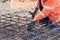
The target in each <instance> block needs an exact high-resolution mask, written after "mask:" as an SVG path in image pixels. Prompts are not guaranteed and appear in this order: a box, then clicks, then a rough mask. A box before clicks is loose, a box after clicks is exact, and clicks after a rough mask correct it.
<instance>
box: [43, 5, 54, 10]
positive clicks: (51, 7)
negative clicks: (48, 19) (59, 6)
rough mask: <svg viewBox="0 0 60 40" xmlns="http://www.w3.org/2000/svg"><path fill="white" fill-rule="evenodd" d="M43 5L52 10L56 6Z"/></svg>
mask: <svg viewBox="0 0 60 40" xmlns="http://www.w3.org/2000/svg"><path fill="white" fill-rule="evenodd" d="M43 7H44V8H46V9H50V10H51V9H54V8H55V6H46V5H44V6H43Z"/></svg>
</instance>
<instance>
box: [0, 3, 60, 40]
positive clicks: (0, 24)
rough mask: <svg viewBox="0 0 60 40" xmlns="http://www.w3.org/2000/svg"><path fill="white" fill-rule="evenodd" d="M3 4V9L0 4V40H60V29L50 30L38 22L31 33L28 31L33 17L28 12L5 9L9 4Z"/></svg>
mask: <svg viewBox="0 0 60 40" xmlns="http://www.w3.org/2000/svg"><path fill="white" fill-rule="evenodd" d="M2 4H3V8H1V6H2V5H1V4H0V5H1V6H0V8H1V9H0V40H60V27H57V28H53V29H50V28H47V27H44V26H43V25H44V24H42V25H41V24H39V23H38V22H37V23H36V25H35V27H34V28H33V30H32V31H31V32H29V31H27V30H26V29H27V26H28V23H30V21H31V20H32V17H31V15H30V14H29V13H28V10H26V9H19V10H11V9H9V8H8V7H7V8H6V7H5V6H6V5H7V4H5V3H2ZM4 5H5V6H4ZM42 26H43V27H42Z"/></svg>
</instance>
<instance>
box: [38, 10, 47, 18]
mask: <svg viewBox="0 0 60 40" xmlns="http://www.w3.org/2000/svg"><path fill="white" fill-rule="evenodd" d="M38 13H40V15H42V16H43V18H45V17H46V15H45V14H44V13H42V12H41V11H40V10H38Z"/></svg>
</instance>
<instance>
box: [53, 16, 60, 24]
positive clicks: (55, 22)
mask: <svg viewBox="0 0 60 40" xmlns="http://www.w3.org/2000/svg"><path fill="white" fill-rule="evenodd" d="M57 23H60V16H58V19H57V20H56V21H54V22H53V24H57Z"/></svg>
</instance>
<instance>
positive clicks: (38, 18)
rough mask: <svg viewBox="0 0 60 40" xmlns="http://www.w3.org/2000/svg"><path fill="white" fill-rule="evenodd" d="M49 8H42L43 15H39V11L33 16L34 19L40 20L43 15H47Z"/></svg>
mask: <svg viewBox="0 0 60 40" xmlns="http://www.w3.org/2000/svg"><path fill="white" fill-rule="evenodd" d="M50 12H51V11H50V10H48V9H45V8H44V9H43V10H42V13H43V14H44V15H41V13H38V14H37V15H36V16H35V17H34V21H39V20H42V19H43V18H45V17H47V16H48V15H49V14H50Z"/></svg>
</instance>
